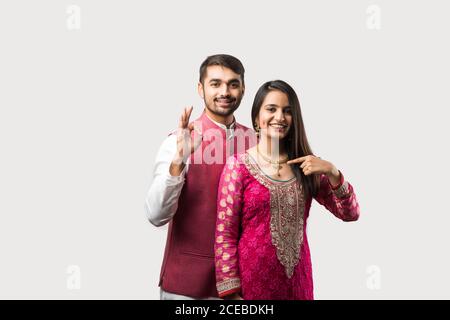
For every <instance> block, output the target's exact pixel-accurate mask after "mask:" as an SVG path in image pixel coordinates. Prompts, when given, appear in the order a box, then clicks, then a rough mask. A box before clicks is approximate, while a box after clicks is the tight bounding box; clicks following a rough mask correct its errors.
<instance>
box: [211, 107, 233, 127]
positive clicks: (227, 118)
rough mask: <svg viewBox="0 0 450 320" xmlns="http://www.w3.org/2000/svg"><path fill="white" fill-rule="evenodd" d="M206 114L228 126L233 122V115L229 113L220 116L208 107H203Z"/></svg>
mask: <svg viewBox="0 0 450 320" xmlns="http://www.w3.org/2000/svg"><path fill="white" fill-rule="evenodd" d="M205 113H206V115H207V116H208V117H209V118H210V119H211V120H213V121H215V122H217V123H220V124H223V125H224V126H226V127H229V126H230V125H231V124H232V123H233V122H234V115H233V114H230V115H229V116H220V115H217V114H214V113H212V112H211V111H209V109H208V108H206V107H205Z"/></svg>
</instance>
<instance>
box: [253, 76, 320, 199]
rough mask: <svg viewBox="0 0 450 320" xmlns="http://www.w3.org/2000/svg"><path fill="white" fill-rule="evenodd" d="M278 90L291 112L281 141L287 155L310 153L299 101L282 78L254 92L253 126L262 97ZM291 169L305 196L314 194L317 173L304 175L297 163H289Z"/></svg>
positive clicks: (294, 157) (318, 181)
mask: <svg viewBox="0 0 450 320" xmlns="http://www.w3.org/2000/svg"><path fill="white" fill-rule="evenodd" d="M273 90H279V91H281V92H284V93H285V94H286V95H287V97H288V100H289V105H290V107H291V114H292V125H291V128H290V129H289V132H288V135H287V136H286V137H285V138H284V139H283V141H282V142H281V143H285V147H286V150H287V153H288V156H289V159H296V158H299V157H303V156H307V155H312V154H313V152H312V150H311V147H310V146H309V143H308V139H307V137H306V132H305V126H304V125H303V118H302V112H301V109H300V102H299V100H298V97H297V94H296V93H295V91H294V89H292V87H291V86H290V85H289V84H287V83H286V82H284V81H282V80H274V81H268V82H266V83H264V84H263V85H262V86H261V87H260V88H259V90H258V92H257V93H256V96H255V99H254V100H253V107H252V124H253V128H254V129H256V128H255V121H256V118H257V117H258V114H259V111H260V109H261V107H262V104H263V102H264V99H265V98H266V96H267V94H268V93H269V92H270V91H273ZM291 168H292V170H293V171H294V174H295V176H296V178H297V181H299V182H300V183H301V184H302V185H303V188H304V192H305V197H306V198H308V197H310V196H315V195H316V194H317V191H318V189H319V183H320V176H319V175H317V174H313V175H309V176H305V175H304V174H303V171H302V170H301V168H300V166H299V165H298V164H293V165H291Z"/></svg>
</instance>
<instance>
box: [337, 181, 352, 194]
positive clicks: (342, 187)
mask: <svg viewBox="0 0 450 320" xmlns="http://www.w3.org/2000/svg"><path fill="white" fill-rule="evenodd" d="M333 193H334V195H335V196H336V197H338V198H347V197H348V196H349V195H350V194H351V191H350V189H349V187H348V182H347V181H344V182H343V183H342V184H341V185H340V186H339V187H338V188H337V189H333Z"/></svg>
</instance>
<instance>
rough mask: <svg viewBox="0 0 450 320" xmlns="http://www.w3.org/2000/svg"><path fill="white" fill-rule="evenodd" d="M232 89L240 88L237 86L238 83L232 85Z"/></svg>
mask: <svg viewBox="0 0 450 320" xmlns="http://www.w3.org/2000/svg"><path fill="white" fill-rule="evenodd" d="M231 87H232V88H234V89H236V88H239V84H237V83H232V84H231Z"/></svg>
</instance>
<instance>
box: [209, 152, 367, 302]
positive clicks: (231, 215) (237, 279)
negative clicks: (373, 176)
mask: <svg viewBox="0 0 450 320" xmlns="http://www.w3.org/2000/svg"><path fill="white" fill-rule="evenodd" d="M243 156H244V155H237V156H232V157H230V158H229V159H228V160H227V164H226V165H225V167H224V169H223V172H222V175H221V178H220V183H219V189H218V203H217V214H218V215H217V223H216V239H215V246H214V250H215V263H216V265H215V266H216V282H217V288H218V293H219V296H221V297H223V296H225V295H228V294H230V293H233V292H240V294H241V296H242V297H243V298H244V299H246V300H254V299H261V300H291V299H292V300H312V299H314V294H313V278H312V268H311V256H310V251H309V245H308V238H307V235H306V220H307V218H308V215H309V209H310V206H311V199H307V201H305V212H304V215H303V219H304V223H303V241H302V243H301V248H300V258H299V262H298V264H297V265H296V266H295V268H294V273H293V275H292V277H291V278H288V276H287V275H286V272H285V268H284V267H283V266H282V264H281V263H280V262H279V260H278V258H277V252H276V248H275V246H274V245H273V244H272V239H271V232H270V219H271V213H270V191H269V189H268V188H267V187H265V186H263V185H262V184H261V183H259V182H258V181H257V180H256V179H255V177H254V176H253V175H252V174H251V173H250V171H249V170H248V168H247V166H246V165H245V163H244V161H243ZM345 188H346V189H345V193H344V194H343V193H342V190H341V193H340V198H338V197H337V196H336V194H335V193H334V192H333V190H332V189H331V186H330V184H329V181H328V178H327V177H326V176H325V175H321V183H320V190H319V192H318V195H317V197H315V199H316V201H318V202H319V203H320V204H322V205H323V206H325V207H326V208H327V209H328V210H329V211H330V212H331V213H333V214H334V215H335V216H336V217H337V218H339V219H342V220H344V221H354V220H357V219H358V217H359V205H358V202H357V200H356V196H355V193H354V192H353V187H352V186H351V185H350V184H349V183H348V182H345ZM342 195H343V196H342Z"/></svg>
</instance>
